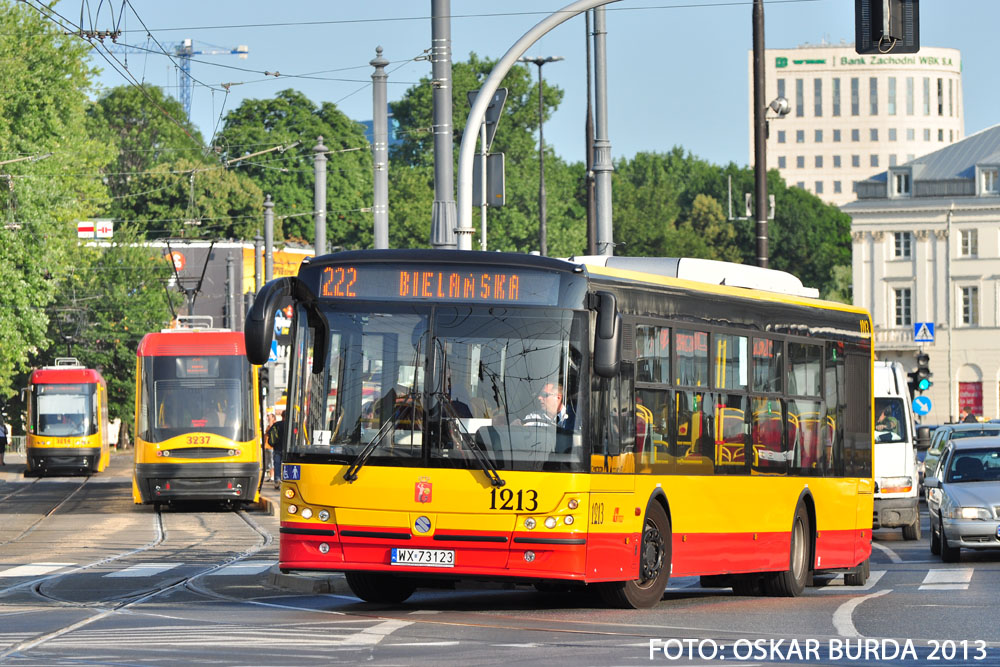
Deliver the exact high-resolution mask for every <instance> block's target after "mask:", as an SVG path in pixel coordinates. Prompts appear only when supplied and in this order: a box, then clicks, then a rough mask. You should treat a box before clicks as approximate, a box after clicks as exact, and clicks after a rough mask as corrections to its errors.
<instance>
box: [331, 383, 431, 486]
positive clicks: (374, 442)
mask: <svg viewBox="0 0 1000 667" xmlns="http://www.w3.org/2000/svg"><path fill="white" fill-rule="evenodd" d="M418 395H419V394H418V393H417V392H415V391H409V392H407V393H406V395H405V396H404V400H403V402H402V403H401V404H400V405H399V406H398V407H397V408H396V410H395V411H394V412H393V413H392V418H390V419H387V420H385V421H384V422H383V423H382V426H381V427H379V430H378V431H377V432H376V433H375V437H373V438H372V439H371V442H369V443H368V444H367V445H365V448H364V449H362V450H361V453H360V454H358V455H357V456H356V457H355V459H354V461H353V462H351V465H350V467H349V468H348V469H347V472H345V473H344V479H345V480H347V481H348V482H349V483H350V482H354V480H356V479H357V478H358V471H359V470H361V466H363V465H364V464H365V462H366V461H368V459H369V457H371V455H372V452H374V451H375V448H376V447H378V446H379V443H381V442H382V438H384V437H385V435H386V433H388V432H389V431H391V430H392V429H394V428H395V427H396V424H398V423H399V418H400V417H402V416H403V413H404V412H405V411H406V410H407V409H408V408H409V409H411V410H412V414H413V415H416V401H414V400H413V399H414V398H415V397H416V396H418Z"/></svg>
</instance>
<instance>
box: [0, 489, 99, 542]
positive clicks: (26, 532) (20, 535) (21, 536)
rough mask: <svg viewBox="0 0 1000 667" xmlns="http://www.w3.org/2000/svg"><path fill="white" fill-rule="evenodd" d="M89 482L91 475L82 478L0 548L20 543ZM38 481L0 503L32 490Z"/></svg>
mask: <svg viewBox="0 0 1000 667" xmlns="http://www.w3.org/2000/svg"><path fill="white" fill-rule="evenodd" d="M90 480H91V475H87V476H86V477H84V478H83V480H82V481H81V482H80V483H79V484H78V485H77V486H76V487H75V488H74V489H72V490H71V491H70V492H69V493H67V494H66V495H65V497H63V499H62V500H60V501H59V502H58V503H56V504H55V505H53V506H52V507H51V508H49V510H48V511H47V512H45V513H44V514H42V515H41V516H39V517H38V518H37V519H35V520H34V521H33V522H32V523H31V524H30V525H28V526H27V527H26V528H24V529H23V530H21V532H20V533H18V535H17V536H16V537H12V538H10V539H8V540H4V541H2V542H0V547H2V546H5V545H7V544H14V543H15V542H20V541H21V540H22V539H24V538H25V537H27V536H28V535H30V534H31V533H32V532H33V531H34V530H35V529H36V528H38V526H40V525H41V523H42V522H43V521H45V520H46V519H48V518H49V517H50V516H52V515H53V514H55V513H56V512H58V511H59V510H60V509H61V508H62V507H63V505H65V504H66V503H67V502H69V501H70V500H71V499H72V498H73V496H75V495H76V494H78V493H79V492H80V491H81V490H82V489H83V487H84V486H86V485H87V482H89V481H90ZM39 481H41V480H38V479H36V480H34V481H33V482H32V483H31V484H27V485H24V486H22V487H21V488H19V489H17V490H15V491H13V492H11V493H9V494H7V495H6V496H4V497H3V498H0V503H2V502H5V501H7V500H9V499H10V498H12V497H14V496H16V495H18V494H19V493H22V492H23V491H26V490H28V489H30V488H33V487H34V486H35V484H37V483H38V482H39Z"/></svg>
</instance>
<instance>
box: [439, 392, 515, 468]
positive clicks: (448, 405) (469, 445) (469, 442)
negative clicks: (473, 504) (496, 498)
mask: <svg viewBox="0 0 1000 667" xmlns="http://www.w3.org/2000/svg"><path fill="white" fill-rule="evenodd" d="M434 396H435V397H436V398H437V399H438V402H439V403H440V404H441V405H442V406H444V409H445V412H447V413H448V418H449V419H452V420H454V421H455V424H456V425H457V426H458V435H459V437H460V438H461V439H462V446H463V447H464V448H465V449H467V450H469V451H470V452H472V455H473V456H474V457H475V459H476V461H478V462H479V467H480V468H482V470H483V472H485V473H486V476H487V477H489V478H490V484H492V485H493V486H496V487H500V486H504V485H505V484H506V483H507V482H505V481H504V480H503V478H502V477H500V473H499V472H497V469H496V466H494V465H493V462H492V461H491V460H490V458H489V457H488V456H487V455H486V454H485V453H484V452H483V451H482V450H480V449H479V447H477V446H476V439H475V438H473V437H472V434H471V433H469V432H468V431H467V430H466V429H465V425H463V424H462V419H461V418H460V417H459V416H458V411H457V410H455V406H454V404H452V402H451V398H450V397H449V396H448V395H447V394H445V393H444V392H442V391H438V392H435V393H434Z"/></svg>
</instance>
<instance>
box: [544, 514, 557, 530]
mask: <svg viewBox="0 0 1000 667" xmlns="http://www.w3.org/2000/svg"><path fill="white" fill-rule="evenodd" d="M556 523H557V521H556V518H555V517H554V516H550V517H546V519H545V527H546V528H555V527H556Z"/></svg>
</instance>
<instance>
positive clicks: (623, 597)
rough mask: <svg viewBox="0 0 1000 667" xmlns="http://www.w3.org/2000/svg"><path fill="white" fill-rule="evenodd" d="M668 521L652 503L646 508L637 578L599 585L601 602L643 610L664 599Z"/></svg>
mask: <svg viewBox="0 0 1000 667" xmlns="http://www.w3.org/2000/svg"><path fill="white" fill-rule="evenodd" d="M670 540H671V535H670V518H669V517H668V516H667V513H666V511H665V510H664V509H663V506H662V505H660V503H658V502H657V501H655V500H653V501H651V502H650V503H649V505H648V506H647V507H646V518H645V521H644V522H643V528H642V544H641V545H640V547H639V578H638V579H633V580H632V581H608V582H604V583H601V584H598V586H599V588H598V590H599V591H600V593H601V597H602V598H603V599H604V601H605V602H606V603H607V604H608V605H610V606H613V607H618V608H621V609H645V608H648V607H652V606H653V605H655V604H656V603H657V602H659V601H660V600H661V599H662V598H663V591H664V590H666V588H667V580H669V579H670Z"/></svg>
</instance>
